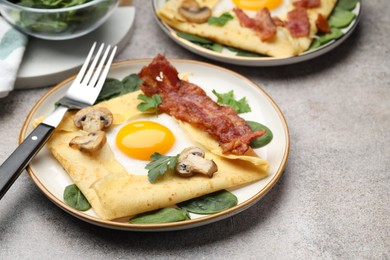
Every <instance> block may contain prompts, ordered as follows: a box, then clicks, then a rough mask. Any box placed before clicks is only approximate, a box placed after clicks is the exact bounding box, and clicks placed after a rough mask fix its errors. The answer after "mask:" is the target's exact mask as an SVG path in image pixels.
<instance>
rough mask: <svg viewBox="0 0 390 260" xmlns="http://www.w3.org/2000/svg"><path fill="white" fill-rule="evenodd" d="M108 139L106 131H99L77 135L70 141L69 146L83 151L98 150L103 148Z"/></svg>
mask: <svg viewBox="0 0 390 260" xmlns="http://www.w3.org/2000/svg"><path fill="white" fill-rule="evenodd" d="M106 140H107V138H106V133H105V132H103V131H97V132H94V133H89V134H87V135H81V136H76V137H75V138H73V139H72V140H71V141H70V143H69V146H70V147H72V148H76V149H79V150H80V151H82V152H96V151H98V150H100V149H102V147H103V145H104V144H105V143H106Z"/></svg>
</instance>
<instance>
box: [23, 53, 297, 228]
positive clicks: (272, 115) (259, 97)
mask: <svg viewBox="0 0 390 260" xmlns="http://www.w3.org/2000/svg"><path fill="white" fill-rule="evenodd" d="M150 61H151V60H150V59H144V60H133V61H125V62H120V63H116V64H114V65H113V66H112V68H111V72H110V75H109V76H110V77H113V78H117V79H122V78H124V77H125V76H127V75H129V74H131V73H138V72H139V71H140V69H141V68H142V67H143V66H144V65H147V64H149V63H150ZM170 61H171V62H172V64H173V65H174V66H175V67H176V68H177V70H178V71H179V72H187V73H188V72H190V73H191V74H190V76H189V80H190V81H191V82H193V83H195V84H197V85H199V86H201V87H202V88H203V89H204V90H205V91H206V92H207V93H211V91H212V90H213V89H215V90H216V91H217V92H222V93H224V92H227V91H230V90H234V93H235V95H236V96H237V97H240V98H241V97H244V96H245V97H246V98H247V100H248V103H249V105H250V106H251V108H252V112H250V113H245V114H241V115H242V117H243V118H244V119H246V120H252V121H257V122H261V123H262V124H264V125H266V126H268V127H269V128H270V129H271V131H272V132H273V135H274V138H273V140H272V141H271V143H269V144H268V145H267V146H265V147H263V148H260V149H256V152H257V153H259V154H260V155H261V156H262V157H263V158H265V159H266V160H268V162H269V164H270V166H271V167H270V173H269V176H268V177H266V178H265V179H263V180H260V181H258V182H255V183H253V184H250V185H247V186H244V187H242V188H238V189H233V190H231V191H232V192H233V193H234V194H235V195H236V196H237V197H238V202H239V203H238V205H237V206H235V207H233V208H231V209H228V210H226V211H223V212H220V213H218V214H214V215H210V216H197V217H195V218H194V219H191V220H187V221H183V222H175V223H168V224H150V225H136V224H129V223H126V222H118V221H107V220H103V219H101V218H99V217H97V215H96V214H95V213H94V212H93V210H92V209H91V210H88V211H86V212H80V211H77V210H75V209H73V208H71V207H69V206H67V205H66V204H65V203H64V201H63V198H62V196H63V191H64V189H65V187H66V186H67V185H69V184H71V183H72V181H71V179H70V177H69V176H68V174H67V173H66V172H65V171H64V170H63V169H62V167H61V166H60V164H59V163H58V162H57V161H56V160H55V159H54V157H53V156H52V155H51V154H50V152H49V151H48V149H47V148H46V147H44V148H43V149H42V150H41V151H40V152H39V153H38V155H37V157H35V159H34V160H33V161H32V162H31V163H30V166H29V168H28V172H29V174H30V176H31V178H32V179H33V181H34V182H35V184H36V185H37V186H38V187H39V189H41V190H42V192H43V193H44V194H45V195H46V196H47V197H48V198H49V199H50V200H52V201H53V202H54V203H55V204H56V205H58V206H59V207H60V208H62V209H64V210H65V211H67V212H69V213H70V214H72V215H74V216H76V217H78V218H80V219H81V220H84V221H87V222H90V223H93V224H96V225H99V226H103V227H108V228H114V229H123V230H133V231H134V230H136V231H167V230H179V229H185V228H191V227H196V226H201V225H204V224H208V223H212V222H214V221H218V220H221V219H224V218H227V217H229V216H232V215H234V214H237V213H239V212H241V211H242V210H244V209H247V208H248V207H250V206H252V205H253V204H254V203H256V202H257V201H259V200H260V199H261V198H262V197H263V196H264V195H265V194H266V193H267V192H268V191H269V190H270V189H271V188H272V187H273V186H274V185H275V183H276V182H277V180H278V179H279V178H280V176H281V175H282V172H283V169H284V167H285V165H286V161H287V158H288V154H289V147H290V139H289V132H288V127H287V123H286V121H285V119H284V116H283V114H282V112H281V111H280V109H279V108H278V106H277V105H276V104H275V102H274V101H273V100H272V98H271V97H270V96H269V95H268V94H267V93H266V92H265V91H264V90H262V89H261V88H260V87H259V86H258V85H256V84H255V83H254V82H252V81H250V80H249V79H247V78H245V77H243V76H241V75H239V74H237V73H235V72H232V71H230V70H227V69H224V68H222V67H217V66H214V65H210V64H207V63H202V62H197V61H190V60H175V59H172V60H170ZM211 75H212V76H211ZM73 79H74V77H72V78H70V79H67V80H65V81H64V82H62V83H60V84H59V85H57V86H56V87H54V88H53V89H52V90H50V91H49V92H48V93H47V94H46V95H44V96H43V97H42V98H41V99H40V100H39V101H38V103H37V104H36V105H35V106H34V107H33V108H32V110H31V112H30V114H29V115H28V117H27V119H26V121H25V123H24V125H23V128H22V130H21V134H20V140H19V141H21V140H23V139H24V138H25V136H27V134H28V133H30V132H31V130H32V123H33V121H34V119H35V118H38V117H40V116H46V115H48V114H49V113H50V112H51V111H52V110H53V108H54V103H55V102H56V101H57V100H58V99H59V98H60V97H61V96H62V95H63V94H64V93H65V91H66V90H67V88H68V87H69V86H70V84H71V82H72V80H73ZM210 96H211V95H210Z"/></svg>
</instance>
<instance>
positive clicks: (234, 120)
mask: <svg viewBox="0 0 390 260" xmlns="http://www.w3.org/2000/svg"><path fill="white" fill-rule="evenodd" d="M139 76H140V78H141V79H142V80H143V83H142V84H141V89H142V91H143V92H144V93H145V95H147V96H153V95H156V94H158V95H160V96H161V97H162V103H161V104H160V105H159V111H161V112H164V113H167V114H169V115H171V116H174V117H175V118H176V119H178V120H181V121H183V122H187V123H190V124H191V125H193V126H195V127H196V128H198V129H201V130H202V131H205V132H207V133H208V134H209V135H210V136H212V137H213V138H214V139H215V140H217V141H218V143H219V144H220V146H221V147H222V150H223V152H224V153H228V152H229V153H233V154H237V155H243V154H245V152H246V151H248V149H249V144H250V142H251V141H252V140H254V139H256V138H258V137H260V136H262V135H263V134H264V133H265V131H254V132H253V131H252V130H251V128H250V127H249V126H248V124H247V123H246V122H245V120H244V119H242V118H241V117H239V116H238V115H237V112H236V111H235V110H234V109H233V108H231V107H229V106H220V105H218V104H217V103H216V102H214V101H213V100H212V99H211V98H210V97H208V96H207V95H206V92H205V91H204V90H203V89H201V88H200V87H198V86H196V85H195V84H192V83H190V82H188V81H185V80H181V79H180V78H179V77H178V72H177V70H176V69H175V68H174V67H173V66H172V65H171V64H170V63H169V62H168V61H167V59H166V58H165V57H164V56H162V55H158V56H157V57H156V58H155V59H154V60H153V62H152V63H150V64H149V65H148V66H145V67H144V68H143V69H142V70H141V72H140V73H139Z"/></svg>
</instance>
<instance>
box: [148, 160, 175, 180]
mask: <svg viewBox="0 0 390 260" xmlns="http://www.w3.org/2000/svg"><path fill="white" fill-rule="evenodd" d="M150 158H151V159H152V161H151V162H150V163H148V164H147V165H146V166H145V169H147V170H148V179H149V182H150V183H154V182H155V181H156V180H157V178H158V177H159V176H162V175H164V174H165V173H166V172H167V171H169V170H174V169H175V166H176V164H177V160H178V158H179V155H176V156H167V155H162V154H159V153H154V154H152V155H151V156H150Z"/></svg>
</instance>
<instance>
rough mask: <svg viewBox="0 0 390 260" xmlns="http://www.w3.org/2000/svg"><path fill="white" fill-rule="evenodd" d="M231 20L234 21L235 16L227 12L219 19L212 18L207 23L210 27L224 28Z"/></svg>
mask: <svg viewBox="0 0 390 260" xmlns="http://www.w3.org/2000/svg"><path fill="white" fill-rule="evenodd" d="M230 20H233V16H232V15H231V14H230V13H229V12H225V13H223V14H221V15H220V16H218V17H216V16H211V17H210V18H209V19H208V21H207V23H208V24H209V25H216V26H224V25H225V24H226V23H227V22H228V21H230Z"/></svg>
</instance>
